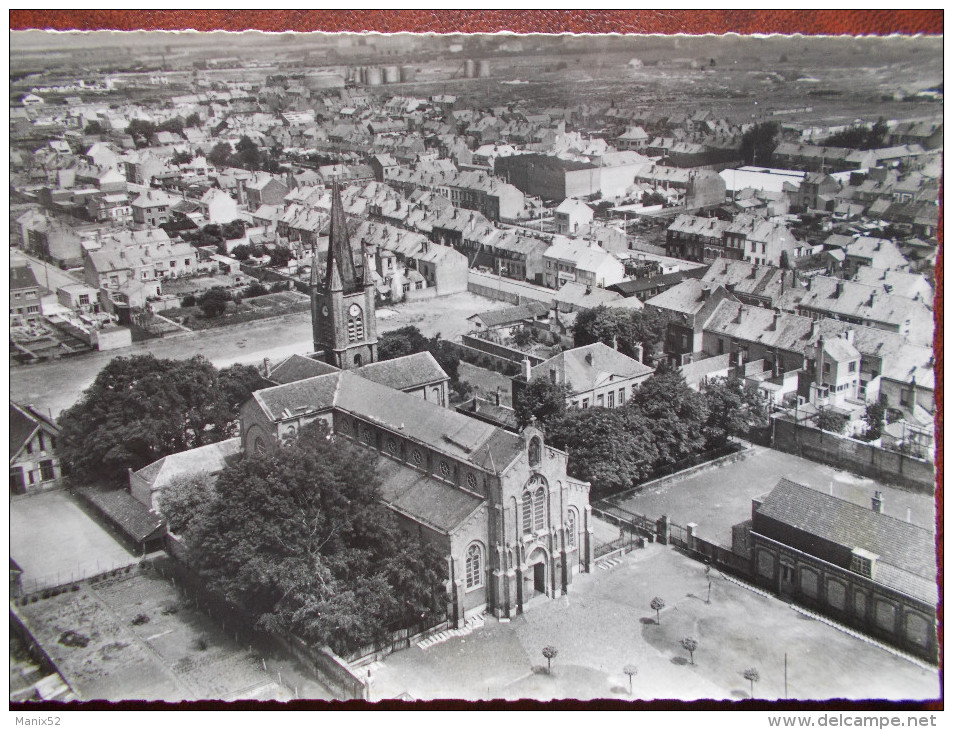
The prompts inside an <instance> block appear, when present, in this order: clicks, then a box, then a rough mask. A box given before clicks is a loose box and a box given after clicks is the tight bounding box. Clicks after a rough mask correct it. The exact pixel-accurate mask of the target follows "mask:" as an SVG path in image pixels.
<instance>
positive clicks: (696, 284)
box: [646, 279, 733, 315]
mask: <svg viewBox="0 0 953 730" xmlns="http://www.w3.org/2000/svg"><path fill="white" fill-rule="evenodd" d="M719 289H722V290H723V291H724V288H723V287H721V286H720V285H718V284H709V283H708V282H704V281H701V280H699V279H685V281H683V282H682V283H680V284H676V285H675V286H673V287H672V288H671V289H667V290H666V291H663V292H662V293H661V294H656V295H655V296H654V297H652V298H651V299H649V300H648V301H646V304H647V305H650V306H653V307H656V308H657V309H667V310H668V311H670V312H676V313H678V314H687V315H697V314H699V313H700V312H701V311H702V310H703V309H704V308H705V305H706V304H708V303H709V302H711V301H713V300H714V299H715V292H716V291H718V290H719ZM706 291H707V292H709V294H708V296H707V297H706V296H705V292H706ZM725 294H727V291H725ZM729 297H730V295H729ZM730 298H733V297H730Z"/></svg>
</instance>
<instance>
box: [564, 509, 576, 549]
mask: <svg viewBox="0 0 953 730" xmlns="http://www.w3.org/2000/svg"><path fill="white" fill-rule="evenodd" d="M566 545H568V546H569V547H571V548H574V547H576V510H574V509H572V508H570V509H569V514H568V515H566Z"/></svg>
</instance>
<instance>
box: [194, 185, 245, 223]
mask: <svg viewBox="0 0 953 730" xmlns="http://www.w3.org/2000/svg"><path fill="white" fill-rule="evenodd" d="M199 204H200V205H201V210H202V213H203V214H204V216H205V219H206V220H207V221H208V222H209V223H231V222H232V221H233V220H235V219H236V218H238V203H237V202H235V199H234V198H233V197H232V196H231V195H229V194H228V193H226V192H225V191H224V190H218V189H216V188H211V189H209V190H208V192H206V193H205V195H203V196H202V198H201V200H200V201H199Z"/></svg>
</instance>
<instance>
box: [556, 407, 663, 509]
mask: <svg viewBox="0 0 953 730" xmlns="http://www.w3.org/2000/svg"><path fill="white" fill-rule="evenodd" d="M546 440H547V442H549V443H551V444H552V445H553V446H555V447H556V448H558V449H565V450H567V451H568V452H569V467H568V473H569V475H570V476H572V477H576V478H577V479H583V480H585V481H588V482H592V491H591V493H590V497H591V498H592V499H602V498H603V497H607V496H609V495H610V494H613V493H615V492H619V491H621V490H623V489H628V488H629V487H631V486H633V485H634V484H635V483H636V482H638V481H641V480H643V479H645V478H646V477H647V476H648V475H649V474H650V473H651V471H652V468H653V466H654V464H655V462H656V461H657V460H658V451H657V449H656V448H655V444H654V443H653V441H652V431H651V429H650V427H649V424H648V423H647V421H646V419H645V418H644V417H642V416H641V415H640V414H638V413H635V412H633V411H630V410H629V409H625V408H584V409H576V408H572V409H570V410H568V411H566V414H565V416H564V417H563V418H561V419H559V420H556V421H553V422H551V424H550V425H549V427H548V428H547V429H546Z"/></svg>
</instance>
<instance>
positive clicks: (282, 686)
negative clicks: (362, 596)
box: [17, 568, 331, 702]
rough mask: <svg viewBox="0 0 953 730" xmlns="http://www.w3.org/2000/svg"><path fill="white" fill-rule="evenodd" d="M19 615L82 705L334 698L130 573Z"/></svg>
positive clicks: (157, 583)
mask: <svg viewBox="0 0 953 730" xmlns="http://www.w3.org/2000/svg"><path fill="white" fill-rule="evenodd" d="M17 610H18V611H19V613H20V615H21V616H22V617H23V618H24V621H25V623H26V625H27V627H28V628H29V629H30V631H31V632H32V633H33V635H34V637H35V638H36V639H37V641H38V642H39V643H40V644H41V645H42V646H43V648H44V650H45V651H46V652H47V653H48V654H49V655H50V657H51V658H52V659H53V661H54V662H55V663H56V665H57V667H58V669H59V670H60V672H61V674H62V675H63V677H64V678H65V679H66V680H67V682H68V683H69V684H70V685H71V686H72V687H73V689H74V690H75V691H76V692H77V693H78V695H79V697H80V699H106V700H126V699H144V700H163V701H167V702H176V701H181V700H197V699H219V700H237V699H259V700H270V699H271V700H289V699H293V698H294V697H295V691H296V690H297V692H298V696H299V697H302V698H305V697H306V698H313V699H331V695H330V694H329V693H328V692H327V690H325V689H324V687H322V686H321V685H320V684H318V683H316V682H315V681H313V680H311V679H308V678H305V677H303V676H302V675H301V673H300V672H299V671H298V669H297V668H296V666H295V665H293V664H291V663H290V662H288V661H287V660H284V659H280V660H279V659H276V658H275V657H272V656H267V657H264V664H263V656H262V653H261V652H260V651H259V650H258V649H257V648H256V649H252V648H250V647H249V646H248V645H247V644H245V643H241V642H240V641H239V640H236V638H235V637H234V636H233V635H232V634H230V633H227V632H225V631H223V630H222V628H221V626H220V624H219V623H217V622H216V621H214V620H213V619H210V618H209V617H208V616H206V615H205V614H203V613H201V612H200V611H198V610H196V608H195V606H194V603H193V602H192V601H190V600H189V599H188V598H187V597H184V596H183V595H181V594H180V592H179V591H178V590H177V589H176V588H175V587H173V586H172V584H171V583H170V582H169V581H167V580H166V579H164V578H162V577H160V576H159V575H157V574H155V573H152V572H139V571H138V570H136V569H135V568H134V569H133V570H132V571H131V572H130V573H129V574H125V573H123V574H121V575H119V576H117V577H111V578H109V579H107V580H105V581H101V582H98V583H95V584H84V585H81V586H80V588H79V590H78V591H76V592H67V593H63V594H60V595H59V596H54V597H52V598H48V599H41V600H39V601H38V602H36V603H29V604H27V605H25V606H18V607H17ZM68 632H72V633H68ZM239 638H240V637H239ZM84 642H85V645H83V644H84ZM279 676H280V677H281V680H280V681H279Z"/></svg>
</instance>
